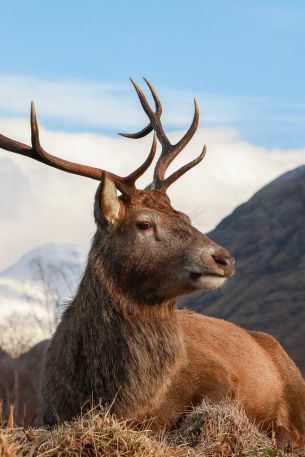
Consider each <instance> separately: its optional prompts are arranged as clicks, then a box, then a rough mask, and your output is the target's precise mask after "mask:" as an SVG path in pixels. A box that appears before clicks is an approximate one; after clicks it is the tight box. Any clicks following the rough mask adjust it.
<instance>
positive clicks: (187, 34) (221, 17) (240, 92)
mask: <svg viewBox="0 0 305 457" xmlns="http://www.w3.org/2000/svg"><path fill="white" fill-rule="evenodd" d="M304 23H305V3H304V2H303V1H296V0H292V1H288V0H286V1H280V0H277V1H259V0H255V1H251V0H243V1H234V0H231V1H217V0H201V1H200V0H188V1H187V2H182V1H177V0H176V1H172V0H168V1H164V0H163V1H160V0H154V1H153V2H152V1H149V2H148V1H144V0H142V1H138V0H129V1H123V0H121V1H118V0H116V1H115V0H113V1H111V2H106V1H97V0H91V1H90V0H89V1H87V2H84V1H78V0H73V1H70V0H65V1H57V0H52V1H49V0H45V1H43V2H38V0H27V1H24V2H20V1H19V0H2V1H1V30H0V55H1V64H0V76H3V77H6V78H7V77H14V78H17V79H18V81H19V82H18V84H19V86H20V82H22V81H23V79H24V78H25V80H24V81H25V82H24V81H23V83H22V84H23V86H22V87H23V90H22V91H21V90H18V88H16V91H15V93H16V97H17V95H18V99H19V104H18V106H17V104H16V103H15V104H13V106H12V104H10V102H9V101H10V100H6V101H5V102H4V101H3V97H2V101H1V99H0V115H9V116H12V115H16V114H18V115H19V114H22V115H25V114H26V112H27V110H28V98H29V99H30V98H32V97H33V96H35V95H36V92H35V87H36V86H37V85H39V84H40V85H41V84H44V83H45V82H47V83H48V84H53V86H52V87H53V88H54V87H55V86H56V88H57V89H58V87H59V85H63V89H62V92H63V91H64V90H65V89H64V88H65V87H67V85H70V84H74V85H75V86H76V90H77V87H78V85H79V86H80V87H81V88H82V90H84V94H86V90H85V88H90V87H95V91H93V92H92V91H91V95H92V97H93V98H97V99H98V98H99V95H100V94H102V95H104V96H105V93H104V92H103V90H104V88H105V86H106V88H107V87H108V92H107V96H109V97H110V98H111V94H113V93H114V94H115V97H114V98H115V100H116V103H115V105H111V106H112V107H115V108H116V109H117V110H118V111H122V112H123V111H124V109H125V108H126V106H125V104H126V103H130V104H132V106H134V107H137V109H139V108H138V105H136V103H137V101H136V99H135V97H134V94H133V92H132V89H131V88H130V87H129V85H128V77H129V76H133V77H134V78H137V79H139V78H140V77H142V76H143V75H145V76H147V77H148V78H149V79H150V80H151V81H152V82H153V84H154V85H155V86H156V87H157V88H158V89H159V90H160V93H161V95H164V97H165V100H166V101H168V103H169V105H170V109H171V110H172V111H174V110H175V109H176V110H177V111H179V110H182V109H189V111H188V112H187V116H186V117H189V116H190V115H191V109H192V101H191V100H192V96H193V95H196V96H197V98H198V99H199V101H200V104H201V111H202V124H203V125H207V126H212V127H214V126H215V127H219V126H227V127H233V128H235V129H236V130H237V131H238V132H239V134H240V136H241V138H242V139H244V140H246V141H249V142H251V143H254V144H258V145H264V146H268V147H281V148H299V147H303V146H304V145H305V89H304V85H305V58H304V48H305V27H304ZM29 81H31V82H29ZM18 84H17V85H16V87H17V86H18ZM27 87H28V90H27V89H26V88H27ZM43 87H45V86H43ZM2 88H3V89H2V90H3V92H6V91H7V90H6V87H5V85H4V84H2ZM57 89H56V90H57ZM11 90H12V88H11ZM43 90H44V89H43V88H42V89H41V90H40V93H39V94H40V95H39V94H38V95H37V96H36V98H37V97H38V101H39V102H41V104H43V102H44V93H43ZM45 90H47V89H45ZM50 90H51V92H50V94H51V98H52V90H53V89H50ZM169 93H171V94H172V95H171V98H170V100H167V99H166V96H167V94H169ZM186 94H187V96H188V100H189V108H185V106H188V105H187V104H186V103H184V102H183V103H182V102H181V100H183V101H184V100H185V99H186ZM0 95H1V89H0ZM57 95H58V93H57ZM84 96H85V95H84ZM10 97H11V96H10ZM71 97H72V98H73V95H71ZM164 97H163V99H164ZM175 97H176V98H177V103H176V106H175V107H174V101H175ZM11 98H12V97H11ZM54 100H56V103H57V105H56V106H55V107H53V108H52V113H51V112H50V109H49V110H47V109H45V110H43V111H42V120H43V123H44V125H46V126H47V127H49V128H55V129H57V128H62V129H66V130H70V131H74V130H76V131H81V130H91V131H98V132H101V133H103V132H107V133H111V134H112V133H113V134H114V133H115V132H116V131H117V130H118V129H121V125H118V126H117V125H116V123H115V116H112V117H111V119H113V121H112V120H109V122H108V123H107V122H105V124H103V122H100V123H99V124H97V123H96V122H90V119H89V117H90V116H89V115H88V113H87V114H86V112H85V108H83V107H82V106H79V116H78V117H77V119H76V118H75V116H69V115H68V114H66V115H60V111H61V108H62V107H61V102H60V98H59V97H58V101H57V98H56V97H55V96H54ZM119 101H121V103H119ZM100 102H101V103H102V102H103V97H102V96H101V100H100ZM48 103H49V105H50V102H48ZM54 103H55V101H54ZM63 103H65V102H63ZM80 103H81V105H82V101H81V100H80ZM110 104H111V103H110ZM73 109H75V108H73ZM82 109H84V122H82V117H81V114H82ZM135 109H136V108H135ZM56 110H57V112H56ZM119 115H120V113H119V112H118V116H119ZM183 119H184V118H183ZM183 122H184V120H183V121H182V119H181V122H180V121H179V119H176V120H172V122H171V128H175V127H181V125H180V124H183ZM176 124H177V125H176ZM127 127H128V125H127ZM139 127H142V125H139Z"/></svg>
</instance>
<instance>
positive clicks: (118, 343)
mask: <svg viewBox="0 0 305 457" xmlns="http://www.w3.org/2000/svg"><path fill="white" fill-rule="evenodd" d="M103 262H104V260H103V253H102V252H101V251H100V246H99V251H97V248H96V246H95V245H94V243H93V246H92V249H91V252H90V255H89V260H88V265H87V269H86V272H85V275H84V278H83V280H82V282H81V284H80V288H79V290H78V294H77V296H76V299H75V301H74V303H73V305H72V308H74V309H75V311H76V313H74V314H75V316H77V321H78V323H79V325H78V326H76V327H77V329H78V332H79V334H80V335H79V338H80V340H81V341H82V344H81V346H78V349H77V351H78V354H77V357H78V359H79V358H80V360H83V361H84V363H83V367H81V366H80V367H78V371H79V370H82V369H85V370H86V373H87V376H86V379H87V380H88V381H87V382H90V385H88V386H87V389H88V392H89V391H90V395H92V392H93V396H94V397H96V400H97V399H99V398H102V399H103V401H104V402H105V403H106V404H107V405H108V406H109V405H110V404H111V405H112V410H113V412H115V413H118V414H120V415H123V416H127V417H130V414H132V415H133V417H136V416H141V417H143V416H145V415H146V414H152V413H153V411H154V410H155V409H156V408H157V407H158V405H159V404H160V402H161V401H162V397H163V396H164V395H165V393H166V391H167V389H168V387H169V385H170V383H171V380H172V378H173V376H174V375H175V373H176V372H177V371H178V370H179V369H180V368H181V366H182V365H183V364H184V363H185V349H184V344H183V338H182V332H181V330H180V327H179V325H178V322H177V319H176V312H175V302H173V301H171V302H164V303H160V304H157V305H155V306H152V305H145V303H144V304H143V303H141V304H139V303H134V302H132V301H131V300H130V298H128V297H126V296H125V295H124V294H123V293H121V292H120V291H119V290H118V289H117V287H115V286H114V283H113V281H112V279H111V278H109V277H108V276H107V274H106V272H105V265H104V264H103ZM79 351H81V357H80V354H79Z"/></svg>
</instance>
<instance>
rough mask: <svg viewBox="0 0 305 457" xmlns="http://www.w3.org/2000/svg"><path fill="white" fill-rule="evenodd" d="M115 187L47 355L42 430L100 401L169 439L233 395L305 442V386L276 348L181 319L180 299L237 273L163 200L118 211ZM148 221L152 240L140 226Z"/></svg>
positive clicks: (264, 339) (232, 329)
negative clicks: (191, 417) (191, 415)
mask: <svg viewBox="0 0 305 457" xmlns="http://www.w3.org/2000/svg"><path fill="white" fill-rule="evenodd" d="M105 181H107V177H105ZM107 185H110V184H109V183H108V184H107V182H104V183H103V184H101V186H100V188H99V189H98V192H97V196H96V202H95V218H96V222H97V232H96V235H95V237H94V240H93V243H92V247H91V251H90V254H89V258H88V265H87V268H86V271H85V274H84V277H83V279H82V281H81V284H80V286H79V289H78V292H77V294H76V297H75V299H74V300H73V302H72V303H71V304H70V305H69V307H68V308H67V310H66V311H65V313H64V315H63V318H62V321H61V323H60V324H59V326H58V328H57V331H56V333H55V335H54V337H53V339H52V340H51V343H50V346H49V349H48V353H47V358H46V364H45V370H44V381H43V399H44V421H45V423H46V424H49V425H53V424H55V423H56V422H57V421H63V420H69V419H71V418H72V417H75V416H77V415H78V414H79V413H80V411H81V409H82V408H85V409H86V407H90V406H91V404H92V403H93V404H96V403H98V402H99V401H100V400H101V401H102V402H103V404H105V405H107V406H108V407H109V408H111V410H112V411H113V412H114V413H115V414H117V415H118V416H122V417H127V418H136V419H137V420H143V419H146V418H154V426H155V427H156V428H157V429H160V428H166V429H169V428H171V427H173V426H174V425H175V424H176V423H177V421H178V420H179V418H180V417H181V415H182V414H183V413H184V411H185V409H186V408H188V407H190V406H192V405H197V404H199V403H200V402H201V400H202V398H203V397H204V396H207V397H208V398H211V399H215V400H220V399H223V398H226V397H228V396H229V397H231V398H233V399H235V400H236V401H239V402H241V404H242V405H243V406H244V408H245V410H246V413H247V415H248V416H249V417H250V418H252V419H253V420H255V421H256V422H257V423H260V424H262V425H263V426H264V427H265V429H269V430H270V429H271V427H275V429H276V430H277V433H278V436H279V437H280V438H281V439H282V440H284V441H285V440H286V441H292V442H294V443H295V444H300V443H303V442H304V441H305V383H304V381H303V379H302V377H301V375H300V372H299V370H298V369H297V368H296V366H295V364H294V363H293V362H292V360H291V359H290V358H289V356H288V355H287V354H286V353H285V351H284V350H283V348H282V347H281V346H280V344H279V343H277V342H276V340H274V339H273V338H272V337H271V336H269V335H266V334H264V333H260V332H248V331H246V330H243V329H242V328H240V327H238V326H236V325H234V324H231V323H228V322H225V321H222V320H218V319H212V318H208V317H204V316H201V315H198V314H195V313H193V312H190V311H186V310H183V311H178V310H176V307H175V302H176V298H177V297H178V296H180V295H182V294H185V293H191V292H193V291H195V290H196V289H199V288H214V287H218V286H219V285H220V283H221V282H223V280H224V278H225V277H227V276H230V275H231V274H232V273H233V270H232V259H231V257H230V255H229V253H228V252H227V251H225V250H224V249H223V248H221V247H219V246H218V245H216V244H215V243H213V242H212V241H211V240H210V239H209V238H208V237H206V236H205V235H203V234H201V233H200V232H199V231H198V230H196V229H195V228H194V227H192V225H191V223H190V221H189V219H188V217H187V216H185V215H184V214H182V213H179V212H178V211H175V210H174V209H173V208H172V207H171V205H170V202H169V199H168V197H166V195H164V194H162V193H161V192H158V191H154V190H149V191H138V192H137V193H136V194H135V195H134V196H133V197H132V198H129V199H126V198H124V197H120V198H119V199H118V200H117V201H116V199H115V198H114V197H113V192H112V191H111V192H107ZM105 186H106V187H105ZM105 189H106V190H105ZM112 190H113V189H112ZM107 195H108V197H109V196H111V197H109V198H108V197H107ZM107 198H108V199H107ZM105 199H106V201H105ZM113 214H114V215H116V214H117V219H115V220H114V217H113ZM143 220H144V221H147V220H148V221H149V222H150V223H151V229H150V230H148V231H141V230H140V229H139V228H138V226H137V222H138V221H143ZM224 262H225V264H224ZM196 272H197V273H198V275H199V277H198V278H197V279H196V278H194V273H196ZM200 272H202V275H200Z"/></svg>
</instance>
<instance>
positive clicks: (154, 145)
mask: <svg viewBox="0 0 305 457" xmlns="http://www.w3.org/2000/svg"><path fill="white" fill-rule="evenodd" d="M156 150H157V136H156V133H154V136H153V142H152V145H151V148H150V153H149V155H148V157H147V159H146V160H145V162H144V163H143V164H142V165H140V166H139V168H137V169H136V170H135V171H133V172H132V173H130V175H128V176H126V177H125V178H123V179H124V182H125V183H127V184H130V185H131V186H134V185H135V183H136V181H137V179H138V178H139V177H140V176H142V175H143V174H144V173H145V171H146V170H147V169H148V167H149V166H150V165H151V163H152V161H153V160H154V157H155V154H156Z"/></svg>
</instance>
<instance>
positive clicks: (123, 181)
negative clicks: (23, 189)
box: [0, 102, 157, 196]
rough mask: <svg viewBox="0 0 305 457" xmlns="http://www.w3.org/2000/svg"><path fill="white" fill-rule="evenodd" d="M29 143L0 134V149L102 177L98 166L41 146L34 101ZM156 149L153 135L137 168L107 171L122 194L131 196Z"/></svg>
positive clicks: (86, 174)
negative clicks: (119, 172)
mask: <svg viewBox="0 0 305 457" xmlns="http://www.w3.org/2000/svg"><path fill="white" fill-rule="evenodd" d="M31 143H32V147H30V146H28V145H26V144H23V143H20V142H19V141H15V140H12V139H11V138H8V137H6V136H4V135H1V134H0V148H2V149H5V150H7V151H10V152H14V153H16V154H20V155H23V156H26V157H29V158H31V159H34V160H37V161H39V162H41V163H44V164H45V165H49V166H51V167H54V168H57V169H59V170H63V171H66V172H68V173H72V174H76V175H79V176H84V177H87V178H91V179H95V180H97V181H100V180H101V179H102V176H103V172H104V170H102V169H100V168H95V167H91V166H89V165H83V164H79V163H75V162H70V161H68V160H64V159H61V158H59V157H56V156H53V155H51V154H49V153H48V152H46V151H45V150H44V149H43V148H42V146H41V144H40V140H39V127H38V122H37V117H36V111H35V105H34V102H32V103H31ZM156 149H157V141H156V137H155V135H154V139H153V143H152V147H151V150H150V153H149V156H148V157H147V159H146V160H145V162H144V163H143V164H142V165H141V166H140V167H139V168H137V169H136V170H135V171H134V172H132V173H131V174H129V175H128V176H126V177H121V176H118V175H115V174H114V173H109V175H110V177H111V178H112V179H113V181H114V182H115V184H116V187H117V188H118V189H119V190H120V191H121V192H122V193H123V194H125V195H127V196H131V195H132V194H133V193H134V192H135V191H136V187H135V182H136V180H137V179H138V178H139V177H140V176H141V175H142V174H143V173H144V172H145V171H146V170H147V168H148V167H149V165H150V164H151V163H152V161H153V158H154V155H155V152H156Z"/></svg>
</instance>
